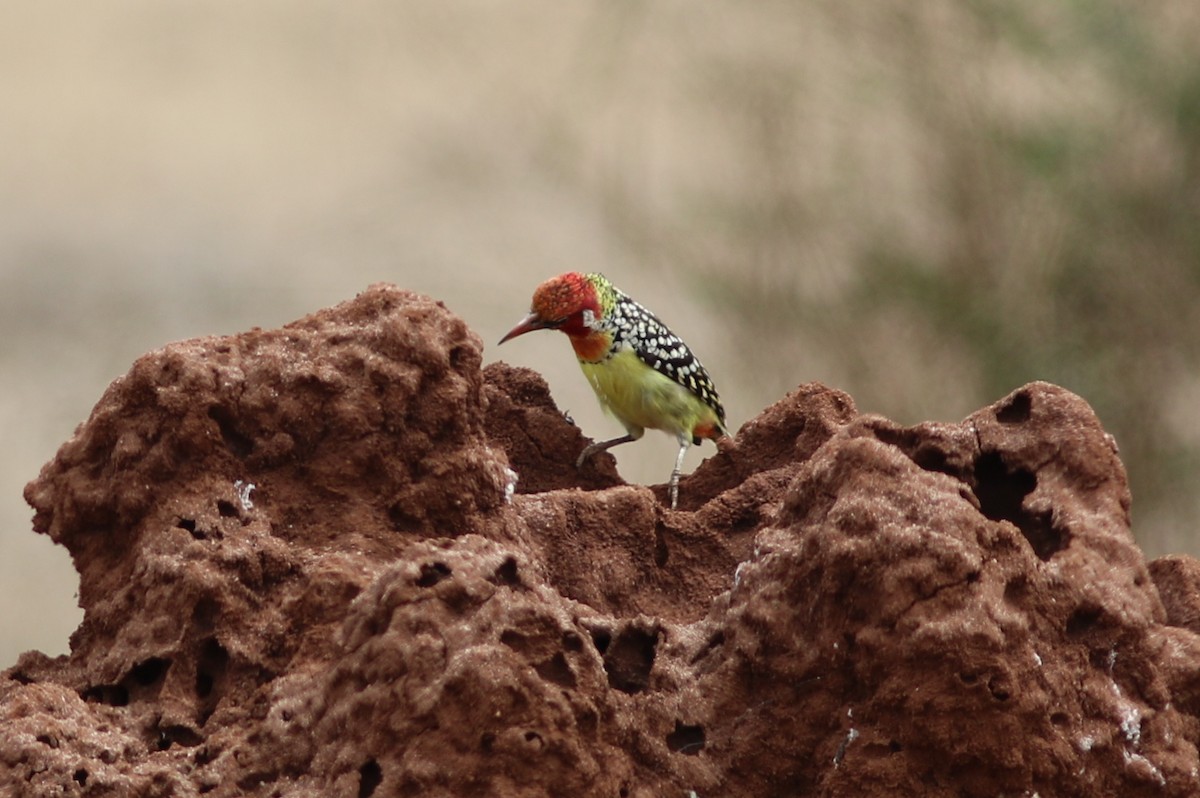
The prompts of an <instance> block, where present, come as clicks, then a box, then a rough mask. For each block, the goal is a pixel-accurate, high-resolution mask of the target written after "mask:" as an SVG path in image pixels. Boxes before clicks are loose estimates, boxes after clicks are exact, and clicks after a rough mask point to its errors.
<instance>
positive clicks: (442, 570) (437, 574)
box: [417, 562, 450, 587]
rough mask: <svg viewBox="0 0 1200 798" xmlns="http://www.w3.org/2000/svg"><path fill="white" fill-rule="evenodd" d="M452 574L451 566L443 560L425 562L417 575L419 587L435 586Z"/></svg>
mask: <svg viewBox="0 0 1200 798" xmlns="http://www.w3.org/2000/svg"><path fill="white" fill-rule="evenodd" d="M448 576H450V566H448V565H446V564H445V563H443V562H434V563H425V564H423V565H422V566H421V573H420V575H419V576H418V577H417V587H433V586H434V585H436V584H437V583H438V582H441V581H442V580H443V579H445V578H446V577H448Z"/></svg>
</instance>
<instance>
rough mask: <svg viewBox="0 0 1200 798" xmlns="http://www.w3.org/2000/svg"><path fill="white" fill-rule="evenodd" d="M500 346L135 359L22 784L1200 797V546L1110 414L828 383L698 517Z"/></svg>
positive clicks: (741, 461)
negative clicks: (610, 449) (1131, 480)
mask: <svg viewBox="0 0 1200 798" xmlns="http://www.w3.org/2000/svg"><path fill="white" fill-rule="evenodd" d="M481 361H482V344H481V342H480V340H479V338H478V337H477V336H476V335H475V334H474V333H472V332H471V331H470V330H469V329H468V328H467V327H466V325H465V324H464V323H463V322H462V321H461V320H459V319H457V318H456V317H454V316H453V315H452V314H451V313H450V312H448V311H447V310H446V309H445V308H444V307H442V306H441V305H440V304H439V303H436V302H434V301H432V300H430V299H427V298H424V297H420V296H417V295H414V294H411V293H408V292H405V291H400V290H398V289H395V288H392V287H388V286H373V287H372V288H371V289H369V290H368V291H366V292H364V293H363V294H362V295H360V296H359V297H358V298H356V299H355V300H353V301H350V302H346V303H344V304H341V305H339V306H337V307H334V308H330V309H328V310H324V311H321V312H319V313H316V314H313V315H312V316H309V317H306V318H305V319H302V320H300V321H298V322H296V323H294V324H291V325H288V326H286V327H284V328H282V329H279V330H271V331H263V330H253V331H251V332H248V333H245V334H242V335H239V336H232V337H225V338H204V339H197V340H193V341H186V342H182V343H178V344H172V345H170V346H167V347H165V348H163V349H161V350H159V351H156V352H153V353H150V354H148V355H146V356H144V357H143V358H141V359H139V360H138V361H137V362H136V363H135V364H134V366H133V368H132V369H131V370H130V372H129V374H128V375H126V376H125V377H123V378H121V379H119V380H117V381H116V382H114V383H113V385H112V386H111V387H110V388H109V390H108V391H107V392H106V393H105V395H104V396H103V397H102V398H101V400H100V402H99V403H98V404H97V405H96V408H95V410H94V411H93V413H92V416H91V418H89V419H88V421H87V422H85V423H84V424H83V425H81V427H80V428H79V430H78V431H77V432H76V434H75V436H74V437H73V438H72V439H71V440H70V441H68V442H67V443H66V444H64V445H63V447H62V448H61V449H60V451H59V453H58V455H57V456H56V457H55V459H54V460H53V461H51V462H50V463H48V464H47V465H46V467H45V468H44V469H43V471H42V473H41V475H40V476H39V477H38V478H37V479H36V480H34V481H33V482H31V483H30V484H29V486H28V488H27V489H26V498H27V500H28V501H29V502H30V504H31V505H32V506H33V507H34V509H35V511H36V515H35V520H34V527H35V529H36V530H37V531H38V532H41V533H44V534H48V535H50V536H51V537H52V538H53V539H54V540H55V541H56V542H58V543H60V544H62V545H64V546H66V547H67V549H68V550H69V551H70V553H71V555H72V557H73V558H74V562H75V564H76V567H77V568H78V570H79V573H80V602H81V604H82V605H83V607H84V610H85V616H84V620H83V623H82V625H81V626H80V628H79V629H78V630H77V631H76V633H75V635H74V636H73V637H72V653H71V654H70V655H69V656H65V657H59V658H56V659H50V658H47V657H45V656H43V655H41V654H38V653H37V652H29V653H27V654H25V655H24V656H22V657H21V659H20V661H19V662H18V663H17V664H16V665H15V666H13V667H12V668H10V669H9V670H7V671H5V672H4V673H3V674H2V675H0V786H2V787H3V789H4V791H5V792H6V794H8V793H12V794H16V795H68V796H71V795H78V796H88V795H163V796H167V795H200V794H207V795H213V796H236V795H251V796H301V795H312V794H322V795H348V796H354V795H357V796H372V795H377V796H391V795H397V796H398V795H429V796H546V795H552V796H612V798H629V797H631V796H686V795H689V794H691V792H692V791H694V793H695V794H696V795H697V796H700V797H701V798H711V797H712V796H756V797H762V796H792V795H818V796H876V795H879V796H883V795H887V796H894V795H922V796H947V797H948V796H996V795H1013V796H1016V795H1033V794H1035V793H1038V794H1041V795H1056V796H1112V795H1122V796H1138V795H1168V796H1190V795H1196V794H1200V777H1198V775H1197V766H1198V763H1200V760H1198V757H1197V748H1196V746H1197V742H1198V740H1200V634H1197V633H1198V632H1200V563H1197V561H1195V560H1192V559H1191V558H1187V557H1171V558H1164V559H1162V560H1159V561H1156V562H1154V563H1150V564H1149V565H1148V564H1147V563H1146V562H1145V560H1144V558H1143V556H1142V554H1141V552H1140V551H1139V550H1138V548H1137V546H1136V545H1135V543H1134V540H1133V537H1132V535H1131V533H1130V496H1129V492H1128V488H1127V485H1126V480H1125V474H1124V470H1123V468H1122V466H1121V463H1120V460H1119V459H1118V456H1117V451H1116V447H1115V444H1114V443H1113V441H1112V440H1111V438H1110V437H1109V436H1107V435H1106V434H1105V432H1104V431H1103V429H1102V428H1101V427H1100V425H1099V423H1098V421H1097V419H1096V417H1095V415H1094V414H1093V413H1092V411H1091V409H1090V408H1089V407H1088V406H1087V405H1086V403H1084V401H1083V400H1081V399H1080V398H1078V397H1076V396H1074V395H1072V394H1070V393H1068V392H1067V391H1064V390H1062V389H1060V388H1057V387H1055V386H1052V385H1048V384H1044V383H1035V384H1031V385H1027V386H1025V387H1023V388H1021V389H1019V390H1017V391H1015V392H1014V393H1013V394H1011V395H1010V396H1008V397H1005V398H1004V399H1002V400H1001V401H999V402H997V403H996V404H995V405H993V406H990V407H987V408H984V409H982V410H980V411H979V412H977V413H975V414H974V415H972V416H970V417H969V418H967V419H965V420H964V421H963V422H961V423H959V424H932V423H931V424H922V425H918V426H915V427H900V426H898V425H896V424H893V423H891V422H889V421H887V420H886V419H883V418H880V417H877V416H864V415H860V414H858V413H857V411H856V410H855V408H854V404H853V402H852V401H851V400H850V398H849V397H848V396H846V395H845V394H842V393H839V392H837V391H833V390H830V389H828V388H825V387H823V386H820V385H815V384H813V385H806V386H801V387H800V388H799V389H797V390H796V391H794V392H792V393H791V394H789V395H788V396H787V397H785V398H784V399H782V400H780V401H779V402H778V403H776V404H775V405H773V406H771V407H769V408H767V409H766V410H764V411H763V412H762V413H761V414H760V415H759V416H758V417H757V418H755V419H753V420H752V421H750V422H748V423H747V424H746V425H744V426H743V427H742V429H741V430H739V431H738V434H737V436H736V438H735V439H734V441H733V442H724V443H723V444H722V446H721V448H720V452H719V453H718V454H716V455H714V456H712V457H710V458H709V459H708V460H706V461H705V462H704V463H703V464H702V465H701V466H700V467H699V468H698V469H697V470H696V472H695V473H694V474H692V475H690V476H688V477H686V478H685V479H684V480H683V482H682V484H681V489H680V500H681V501H680V510H679V511H671V510H669V509H667V508H666V507H665V506H664V503H663V499H664V498H665V492H664V488H663V486H654V487H653V488H649V487H640V486H630V485H626V484H624V482H622V480H621V479H620V477H619V476H618V475H617V473H616V471H615V469H614V467H613V461H612V459H611V458H609V457H607V456H601V457H597V458H595V460H594V462H591V463H589V464H587V465H586V466H585V467H584V468H583V469H581V470H577V469H575V468H574V466H573V461H574V458H575V456H576V455H577V454H578V452H579V451H580V450H581V449H582V447H583V446H584V444H585V440H584V439H583V437H582V435H581V433H580V432H579V431H578V430H577V429H576V428H575V427H573V426H572V425H571V424H570V422H569V421H568V420H567V419H565V418H564V417H563V416H562V415H561V414H560V413H559V412H558V410H557V409H556V407H555V406H554V404H553V402H552V401H551V399H550V396H549V392H548V390H547V388H546V385H545V383H544V382H543V381H542V380H541V379H540V378H539V377H538V376H537V375H536V374H534V373H532V372H529V371H526V370H522V369H513V368H510V367H507V366H504V365H502V364H494V365H491V366H489V367H488V368H486V369H481V367H480V365H481ZM514 476H515V477H516V481H515V484H514ZM251 486H253V487H251Z"/></svg>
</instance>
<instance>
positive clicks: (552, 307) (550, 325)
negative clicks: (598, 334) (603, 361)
mask: <svg viewBox="0 0 1200 798" xmlns="http://www.w3.org/2000/svg"><path fill="white" fill-rule="evenodd" d="M585 311H591V313H592V314H593V315H594V316H597V317H599V316H600V315H601V308H600V297H599V295H598V294H597V293H596V286H595V285H594V284H593V283H592V280H591V279H590V278H589V277H588V275H586V274H580V273H578V272H567V273H566V274H560V275H558V276H557V277H551V278H550V279H549V280H547V281H546V282H544V283H542V284H541V285H539V286H538V287H537V289H536V290H535V291H534V292H533V302H532V303H531V304H530V310H529V315H528V316H526V317H525V318H523V319H521V321H520V323H518V324H517V326H516V327H513V328H512V329H511V330H509V332H508V335H506V336H504V337H503V338H501V339H500V343H504V342H505V341H507V340H509V339H510V338H516V337H517V336H518V335H524V334H525V333H527V332H533V331H534V330H546V329H550V330H562V331H563V332H565V333H566V334H567V335H571V336H584V335H588V334H589V333H590V332H591V329H590V328H589V327H588V326H587V324H586V323H585V320H584V312H585Z"/></svg>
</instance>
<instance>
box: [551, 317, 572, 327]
mask: <svg viewBox="0 0 1200 798" xmlns="http://www.w3.org/2000/svg"><path fill="white" fill-rule="evenodd" d="M569 318H571V317H570V316H563V317H562V318H561V319H551V320H550V321H548V322H546V326H547V327H561V326H563V325H564V324H566V323H567V320H568V319H569Z"/></svg>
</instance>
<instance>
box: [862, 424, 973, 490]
mask: <svg viewBox="0 0 1200 798" xmlns="http://www.w3.org/2000/svg"><path fill="white" fill-rule="evenodd" d="M872 432H874V434H875V438H876V440H878V441H879V442H880V443H886V444H887V445H888V446H894V447H896V448H897V449H899V450H900V451H901V452H903V453H904V456H905V457H907V458H908V459H909V460H912V461H913V463H915V464H916V465H917V467H918V468H920V469H922V470H923V471H936V472H937V473H939V474H947V475H949V476H952V477H954V478H955V479H962V473H961V471H959V470H958V469H956V468H954V467H953V466H951V465H950V461H949V458H948V457H947V456H946V452H945V450H943V449H942V448H941V447H940V446H938V445H937V444H936V443H935V442H934V441H931V440H929V439H928V438H927V437H926V435H925V434H922V433H921V432H919V431H918V430H915V429H896V428H892V427H884V426H876V427H874V428H873V429H872Z"/></svg>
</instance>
